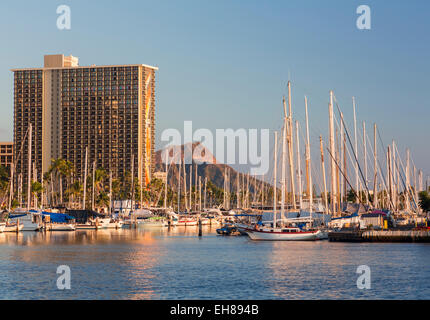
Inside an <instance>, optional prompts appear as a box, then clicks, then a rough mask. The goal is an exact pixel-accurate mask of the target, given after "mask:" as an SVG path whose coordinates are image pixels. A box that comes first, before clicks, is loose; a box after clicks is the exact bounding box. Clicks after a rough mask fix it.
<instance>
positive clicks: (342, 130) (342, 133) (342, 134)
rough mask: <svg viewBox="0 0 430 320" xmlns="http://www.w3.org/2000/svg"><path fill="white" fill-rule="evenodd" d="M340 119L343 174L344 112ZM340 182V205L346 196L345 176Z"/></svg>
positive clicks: (341, 167) (342, 168)
mask: <svg viewBox="0 0 430 320" xmlns="http://www.w3.org/2000/svg"><path fill="white" fill-rule="evenodd" d="M340 118H341V121H340V141H339V144H340V161H339V164H340V170H341V171H342V172H345V168H344V167H343V165H344V159H343V158H344V155H345V152H344V148H345V144H344V143H343V141H344V128H343V113H342V112H341V113H340ZM339 180H340V186H339V190H340V197H339V198H340V201H339V203H340V204H342V202H343V201H344V200H343V199H344V196H345V193H344V185H345V182H346V181H345V179H344V177H343V176H341V177H339Z"/></svg>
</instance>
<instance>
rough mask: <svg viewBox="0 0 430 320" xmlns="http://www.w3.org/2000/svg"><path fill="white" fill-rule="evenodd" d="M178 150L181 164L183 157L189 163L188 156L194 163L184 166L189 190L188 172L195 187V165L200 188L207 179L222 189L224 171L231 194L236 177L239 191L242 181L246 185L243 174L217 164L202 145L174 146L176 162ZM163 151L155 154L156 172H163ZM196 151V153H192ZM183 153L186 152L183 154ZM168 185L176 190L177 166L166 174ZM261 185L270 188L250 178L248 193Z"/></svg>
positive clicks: (235, 187)
mask: <svg viewBox="0 0 430 320" xmlns="http://www.w3.org/2000/svg"><path fill="white" fill-rule="evenodd" d="M179 148H180V150H181V159H182V163H183V160H184V156H185V157H186V158H185V159H186V160H187V162H188V163H191V157H190V155H192V161H193V163H194V165H191V164H186V165H185V171H186V175H187V187H188V188H189V181H190V170H191V167H193V177H192V182H193V185H195V168H196V164H197V175H198V176H200V177H201V179H202V187H203V183H204V179H205V178H206V177H207V178H208V180H209V181H211V182H212V183H213V184H215V185H216V186H217V187H218V188H223V187H224V175H225V170H226V169H227V170H229V172H230V192H231V193H235V192H236V191H237V190H236V189H237V180H236V179H237V176H238V175H239V179H240V185H241V187H240V188H241V189H242V190H243V189H244V188H243V181H244V182H245V185H246V181H247V177H246V176H247V175H246V174H244V173H240V172H238V171H236V170H235V169H233V168H232V167H230V166H229V165H226V164H221V163H219V162H218V161H217V160H216V158H215V156H214V155H213V154H212V153H211V152H210V151H209V150H208V149H207V148H206V147H204V146H203V144H201V143H200V142H195V143H188V144H185V145H181V146H175V147H173V149H174V150H175V153H176V154H178V156H177V157H176V159H177V160H179ZM163 150H164V149H162V150H158V151H157V152H156V153H155V171H156V172H165V170H166V169H165V164H164V162H163V161H162V159H161V156H162V152H163ZM195 150H197V152H192V151H195ZM184 151H186V152H185V153H184ZM187 156H188V157H187ZM170 157H172V158H174V157H173V151H170ZM181 177H182V179H183V169H182V167H181ZM168 184H169V185H170V186H172V187H173V188H177V186H178V164H173V165H171V166H170V168H169V173H168ZM181 184H183V182H181ZM262 184H264V187H265V188H266V190H268V188H271V185H270V184H268V183H267V182H263V181H261V180H259V179H254V178H253V177H252V176H250V177H249V192H250V193H251V194H252V193H254V192H255V191H257V192H259V190H261V188H262Z"/></svg>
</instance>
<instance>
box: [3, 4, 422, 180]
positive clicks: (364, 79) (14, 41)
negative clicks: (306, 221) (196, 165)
mask: <svg viewBox="0 0 430 320" xmlns="http://www.w3.org/2000/svg"><path fill="white" fill-rule="evenodd" d="M61 4H67V5H69V6H70V7H71V10H72V29H71V30H70V31H60V30H58V29H57V28H56V20H57V14H56V8H57V6H58V5H61ZM361 4H367V5H369V6H370V8H371V9H372V29H371V30H369V31H360V30H358V29H357V28H356V19H357V17H358V15H357V14H356V12H355V11H356V8H357V6H359V5H361ZM429 15H430V2H428V1H422V0H415V1H385V0H379V1H374V0H362V1H352V0H337V1H335V0H327V1H322V0H314V1H311V0H305V1H299V0H294V1H293V0H289V1H285V0H284V1H261V0H258V1H254V0H247V1H237V0H227V1H204V0H198V1H197V0H196V1H188V0H181V1H88V0H87V1H80V0H73V1H66V0H62V1H47V0H44V1H19V0H17V1H13V2H10V1H9V2H5V1H2V2H1V3H0V34H1V43H2V48H1V50H0V108H1V109H0V110H1V111H0V140H11V139H12V132H13V125H12V123H13V94H12V73H11V72H10V71H9V70H10V69H11V68H14V67H38V66H42V64H43V55H44V54H52V53H64V54H67V55H69V54H72V55H74V56H78V57H79V58H80V64H81V65H89V64H98V65H103V64H131V63H144V64H151V65H156V66H158V67H159V68H160V69H159V72H158V77H157V109H156V121H157V140H158V137H159V135H160V132H161V131H162V130H163V129H165V128H182V126H183V121H184V120H193V123H194V127H195V128H199V127H200V128H209V129H216V128H234V129H235V128H270V129H277V128H279V127H280V126H281V115H282V113H281V112H282V109H281V104H280V100H281V97H282V95H283V94H285V91H286V90H285V87H286V82H287V80H288V79H289V78H290V79H291V80H292V82H293V107H294V112H295V114H296V115H297V117H298V119H302V118H303V114H304V112H303V96H304V95H305V94H306V95H308V97H309V100H310V106H309V107H310V113H311V114H310V121H311V125H312V127H313V135H312V140H313V141H312V142H315V143H317V140H316V139H317V135H318V134H319V132H320V131H322V133H323V134H324V135H326V132H327V122H328V120H327V102H328V92H329V90H330V89H333V90H334V92H335V94H336V96H337V98H338V100H339V102H340V104H341V107H342V108H343V110H344V113H345V116H346V117H347V119H348V121H349V122H350V121H351V118H352V115H351V114H352V112H351V97H352V96H356V97H357V112H358V114H357V117H358V120H359V121H361V120H366V121H367V122H368V127H369V128H370V127H371V124H372V123H373V122H377V123H378V125H379V127H380V129H381V133H382V135H383V138H384V140H385V141H386V142H391V140H392V139H395V140H396V141H398V144H399V146H400V148H401V149H402V150H404V148H405V147H406V146H409V147H410V148H411V153H412V155H413V157H414V161H415V163H416V165H417V166H418V167H421V168H424V169H425V172H426V173H427V174H428V173H430V164H429V162H428V159H429V158H430V148H429V142H428V141H429V134H428V133H429V129H428V122H429V119H430V108H429V107H430V106H429V97H428V94H427V93H428V92H429V81H428V77H429V74H430V63H429V49H430V43H429V41H428V38H429V31H430V19H429V18H428V17H429ZM157 144H158V145H160V144H159V142H157Z"/></svg>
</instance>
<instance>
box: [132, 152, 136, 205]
mask: <svg viewBox="0 0 430 320" xmlns="http://www.w3.org/2000/svg"><path fill="white" fill-rule="evenodd" d="M134 209H135V208H134V154H132V155H131V211H132V212H133V211H134Z"/></svg>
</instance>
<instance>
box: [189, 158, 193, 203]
mask: <svg viewBox="0 0 430 320" xmlns="http://www.w3.org/2000/svg"><path fill="white" fill-rule="evenodd" d="M192 194H193V161H192V160H191V165H190V203H189V205H190V211H191V210H193V198H192Z"/></svg>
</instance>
